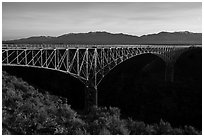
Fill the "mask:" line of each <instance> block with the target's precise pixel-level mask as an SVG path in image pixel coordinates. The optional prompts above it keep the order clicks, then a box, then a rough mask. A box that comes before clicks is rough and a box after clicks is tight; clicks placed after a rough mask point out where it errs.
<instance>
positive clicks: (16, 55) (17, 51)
mask: <svg viewBox="0 0 204 137" xmlns="http://www.w3.org/2000/svg"><path fill="white" fill-rule="evenodd" d="M16 61H17V65H18V64H19V60H18V50H16Z"/></svg>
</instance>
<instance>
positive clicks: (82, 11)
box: [2, 2, 202, 40]
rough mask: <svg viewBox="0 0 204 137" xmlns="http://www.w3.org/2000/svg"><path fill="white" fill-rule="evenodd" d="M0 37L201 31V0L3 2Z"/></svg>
mask: <svg viewBox="0 0 204 137" xmlns="http://www.w3.org/2000/svg"><path fill="white" fill-rule="evenodd" d="M2 31H3V32H2V39H3V40H12V39H18V38H27V37H31V36H60V35H63V34H67V33H86V32H90V31H92V32H94V31H107V32H111V33H124V34H130V35H136V36H141V35H145V34H151V33H158V32H161V31H169V32H174V31H190V32H197V33H201V32H202V3H201V2H163V3H159V2H153V3H150V2H144V3H142V2H112V3H110V2H100V3H99V2H95V3H94V2H84V3H83V2H76V3H74V2H66V3H65V2H64V3H63V2H52V3H51V2H49V3H48V2H44V3H42V2H36V3H34V2H16V3H14V2H3V4H2Z"/></svg>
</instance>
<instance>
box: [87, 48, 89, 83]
mask: <svg viewBox="0 0 204 137" xmlns="http://www.w3.org/2000/svg"><path fill="white" fill-rule="evenodd" d="M86 80H87V81H88V80H89V49H88V48H86Z"/></svg>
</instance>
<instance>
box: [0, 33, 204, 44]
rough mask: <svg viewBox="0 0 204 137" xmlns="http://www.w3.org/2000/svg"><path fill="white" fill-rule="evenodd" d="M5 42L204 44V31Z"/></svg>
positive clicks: (102, 35) (9, 42) (44, 37)
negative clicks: (203, 33) (203, 35)
mask: <svg viewBox="0 0 204 137" xmlns="http://www.w3.org/2000/svg"><path fill="white" fill-rule="evenodd" d="M2 43H3V44H84V45H88V44H91V45H94V44H101V45H105V44H110V45H113V44H121V45H123V44H124V45H127V44H141V45H143V44H179V45H180V44H202V33H192V32H188V31H182V32H160V33H157V34H148V35H143V36H140V37H138V36H133V35H127V34H123V33H118V34H112V33H109V32H104V31H97V32H88V33H69V34H65V35H61V36H58V37H50V36H38V37H29V38H23V39H17V40H9V41H3V42H2Z"/></svg>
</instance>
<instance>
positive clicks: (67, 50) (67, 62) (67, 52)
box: [66, 48, 69, 72]
mask: <svg viewBox="0 0 204 137" xmlns="http://www.w3.org/2000/svg"><path fill="white" fill-rule="evenodd" d="M66 55H67V58H66V64H67V65H66V66H67V72H69V49H68V48H66Z"/></svg>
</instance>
